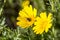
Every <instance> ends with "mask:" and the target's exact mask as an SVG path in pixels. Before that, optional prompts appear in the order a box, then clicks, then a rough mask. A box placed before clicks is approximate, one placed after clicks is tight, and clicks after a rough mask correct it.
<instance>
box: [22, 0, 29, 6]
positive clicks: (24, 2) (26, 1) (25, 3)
mask: <svg viewBox="0 0 60 40" xmlns="http://www.w3.org/2000/svg"><path fill="white" fill-rule="evenodd" d="M29 4H30V1H29V0H25V1H23V2H22V7H25V6H28V5H29Z"/></svg>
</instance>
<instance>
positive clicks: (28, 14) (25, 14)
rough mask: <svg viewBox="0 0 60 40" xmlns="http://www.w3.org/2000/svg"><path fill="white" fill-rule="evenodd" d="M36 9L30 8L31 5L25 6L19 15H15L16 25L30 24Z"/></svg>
mask: <svg viewBox="0 0 60 40" xmlns="http://www.w3.org/2000/svg"><path fill="white" fill-rule="evenodd" d="M36 13H37V10H36V9H35V8H34V9H33V8H32V6H31V5H30V6H26V7H24V8H23V9H22V10H21V11H20V12H19V17H17V20H18V22H17V25H19V26H20V27H22V28H26V27H29V26H31V25H32V24H33V23H34V21H35V17H36Z"/></svg>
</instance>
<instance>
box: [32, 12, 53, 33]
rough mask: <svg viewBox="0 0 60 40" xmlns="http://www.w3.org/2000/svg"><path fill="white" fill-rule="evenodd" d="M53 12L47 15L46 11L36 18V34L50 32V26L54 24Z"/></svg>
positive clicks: (34, 28)
mask: <svg viewBox="0 0 60 40" xmlns="http://www.w3.org/2000/svg"><path fill="white" fill-rule="evenodd" d="M51 22H52V14H51V13H49V15H48V16H47V14H46V12H43V13H41V14H40V17H37V18H36V22H35V23H34V25H35V26H34V27H33V30H34V32H35V33H36V34H42V33H43V32H44V31H45V32H48V30H49V28H51V26H52V23H51Z"/></svg>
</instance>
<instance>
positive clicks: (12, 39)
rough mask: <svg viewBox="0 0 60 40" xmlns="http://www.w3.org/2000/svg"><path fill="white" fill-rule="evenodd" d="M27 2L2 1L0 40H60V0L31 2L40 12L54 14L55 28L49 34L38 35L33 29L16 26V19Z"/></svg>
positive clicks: (31, 0) (32, 0)
mask: <svg viewBox="0 0 60 40" xmlns="http://www.w3.org/2000/svg"><path fill="white" fill-rule="evenodd" d="M23 1H25V0H0V40H60V0H29V1H30V5H32V6H33V7H35V8H36V9H37V10H38V15H39V13H40V12H44V11H46V12H47V13H48V12H51V13H52V14H53V17H54V18H53V19H54V21H53V27H54V28H52V30H50V31H49V32H48V33H44V34H43V35H36V34H35V33H33V31H32V29H31V28H28V29H22V28H20V27H18V26H17V25H16V22H17V20H16V18H17V17H18V13H19V11H20V10H21V9H22V2H23Z"/></svg>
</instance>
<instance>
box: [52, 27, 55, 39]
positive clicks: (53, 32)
mask: <svg viewBox="0 0 60 40" xmlns="http://www.w3.org/2000/svg"><path fill="white" fill-rule="evenodd" d="M52 34H53V38H52V39H53V40H54V37H55V31H54V27H53V28H52Z"/></svg>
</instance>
